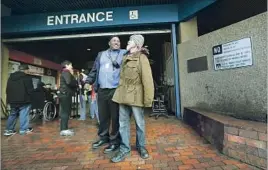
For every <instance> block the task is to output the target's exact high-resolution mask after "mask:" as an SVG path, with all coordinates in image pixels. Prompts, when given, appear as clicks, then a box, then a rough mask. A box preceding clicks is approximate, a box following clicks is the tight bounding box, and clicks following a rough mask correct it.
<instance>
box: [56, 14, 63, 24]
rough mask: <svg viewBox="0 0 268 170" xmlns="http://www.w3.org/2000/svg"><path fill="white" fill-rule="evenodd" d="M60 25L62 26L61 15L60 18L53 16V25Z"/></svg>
mask: <svg viewBox="0 0 268 170" xmlns="http://www.w3.org/2000/svg"><path fill="white" fill-rule="evenodd" d="M58 23H59V25H62V24H63V18H62V15H61V16H55V25H58Z"/></svg>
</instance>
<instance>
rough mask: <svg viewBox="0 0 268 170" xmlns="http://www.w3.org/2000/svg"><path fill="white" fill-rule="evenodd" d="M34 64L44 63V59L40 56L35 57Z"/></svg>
mask: <svg viewBox="0 0 268 170" xmlns="http://www.w3.org/2000/svg"><path fill="white" fill-rule="evenodd" d="M34 64H36V65H42V60H41V59H39V58H34Z"/></svg>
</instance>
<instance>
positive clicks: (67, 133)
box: [60, 129, 74, 136]
mask: <svg viewBox="0 0 268 170" xmlns="http://www.w3.org/2000/svg"><path fill="white" fill-rule="evenodd" d="M60 135H61V136H73V135H74V131H72V130H69V129H68V130H62V131H61V132H60Z"/></svg>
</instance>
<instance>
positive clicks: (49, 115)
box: [43, 102, 57, 121]
mask: <svg viewBox="0 0 268 170" xmlns="http://www.w3.org/2000/svg"><path fill="white" fill-rule="evenodd" d="M43 114H44V118H45V120H46V121H51V120H53V119H54V118H55V117H56V114H57V110H56V106H55V105H54V104H53V103H52V102H47V103H46V104H45V106H44V110H43Z"/></svg>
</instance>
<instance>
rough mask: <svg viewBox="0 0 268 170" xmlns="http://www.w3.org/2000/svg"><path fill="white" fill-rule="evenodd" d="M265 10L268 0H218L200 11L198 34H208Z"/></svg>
mask: <svg viewBox="0 0 268 170" xmlns="http://www.w3.org/2000/svg"><path fill="white" fill-rule="evenodd" d="M265 11H267V1H266V0H255V1H254V0H218V1H217V2H215V3H214V4H212V5H211V6H209V7H207V8H205V9H203V10H202V11H200V12H199V13H198V15H197V22H198V34H199V36H201V35H204V34H207V33H209V32H212V31H215V30H218V29H220V28H223V27H226V26H228V25H231V24H234V23H237V22H239V21H242V20H245V19H247V18H250V17H252V16H255V15H258V14H260V13H263V12H265Z"/></svg>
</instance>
